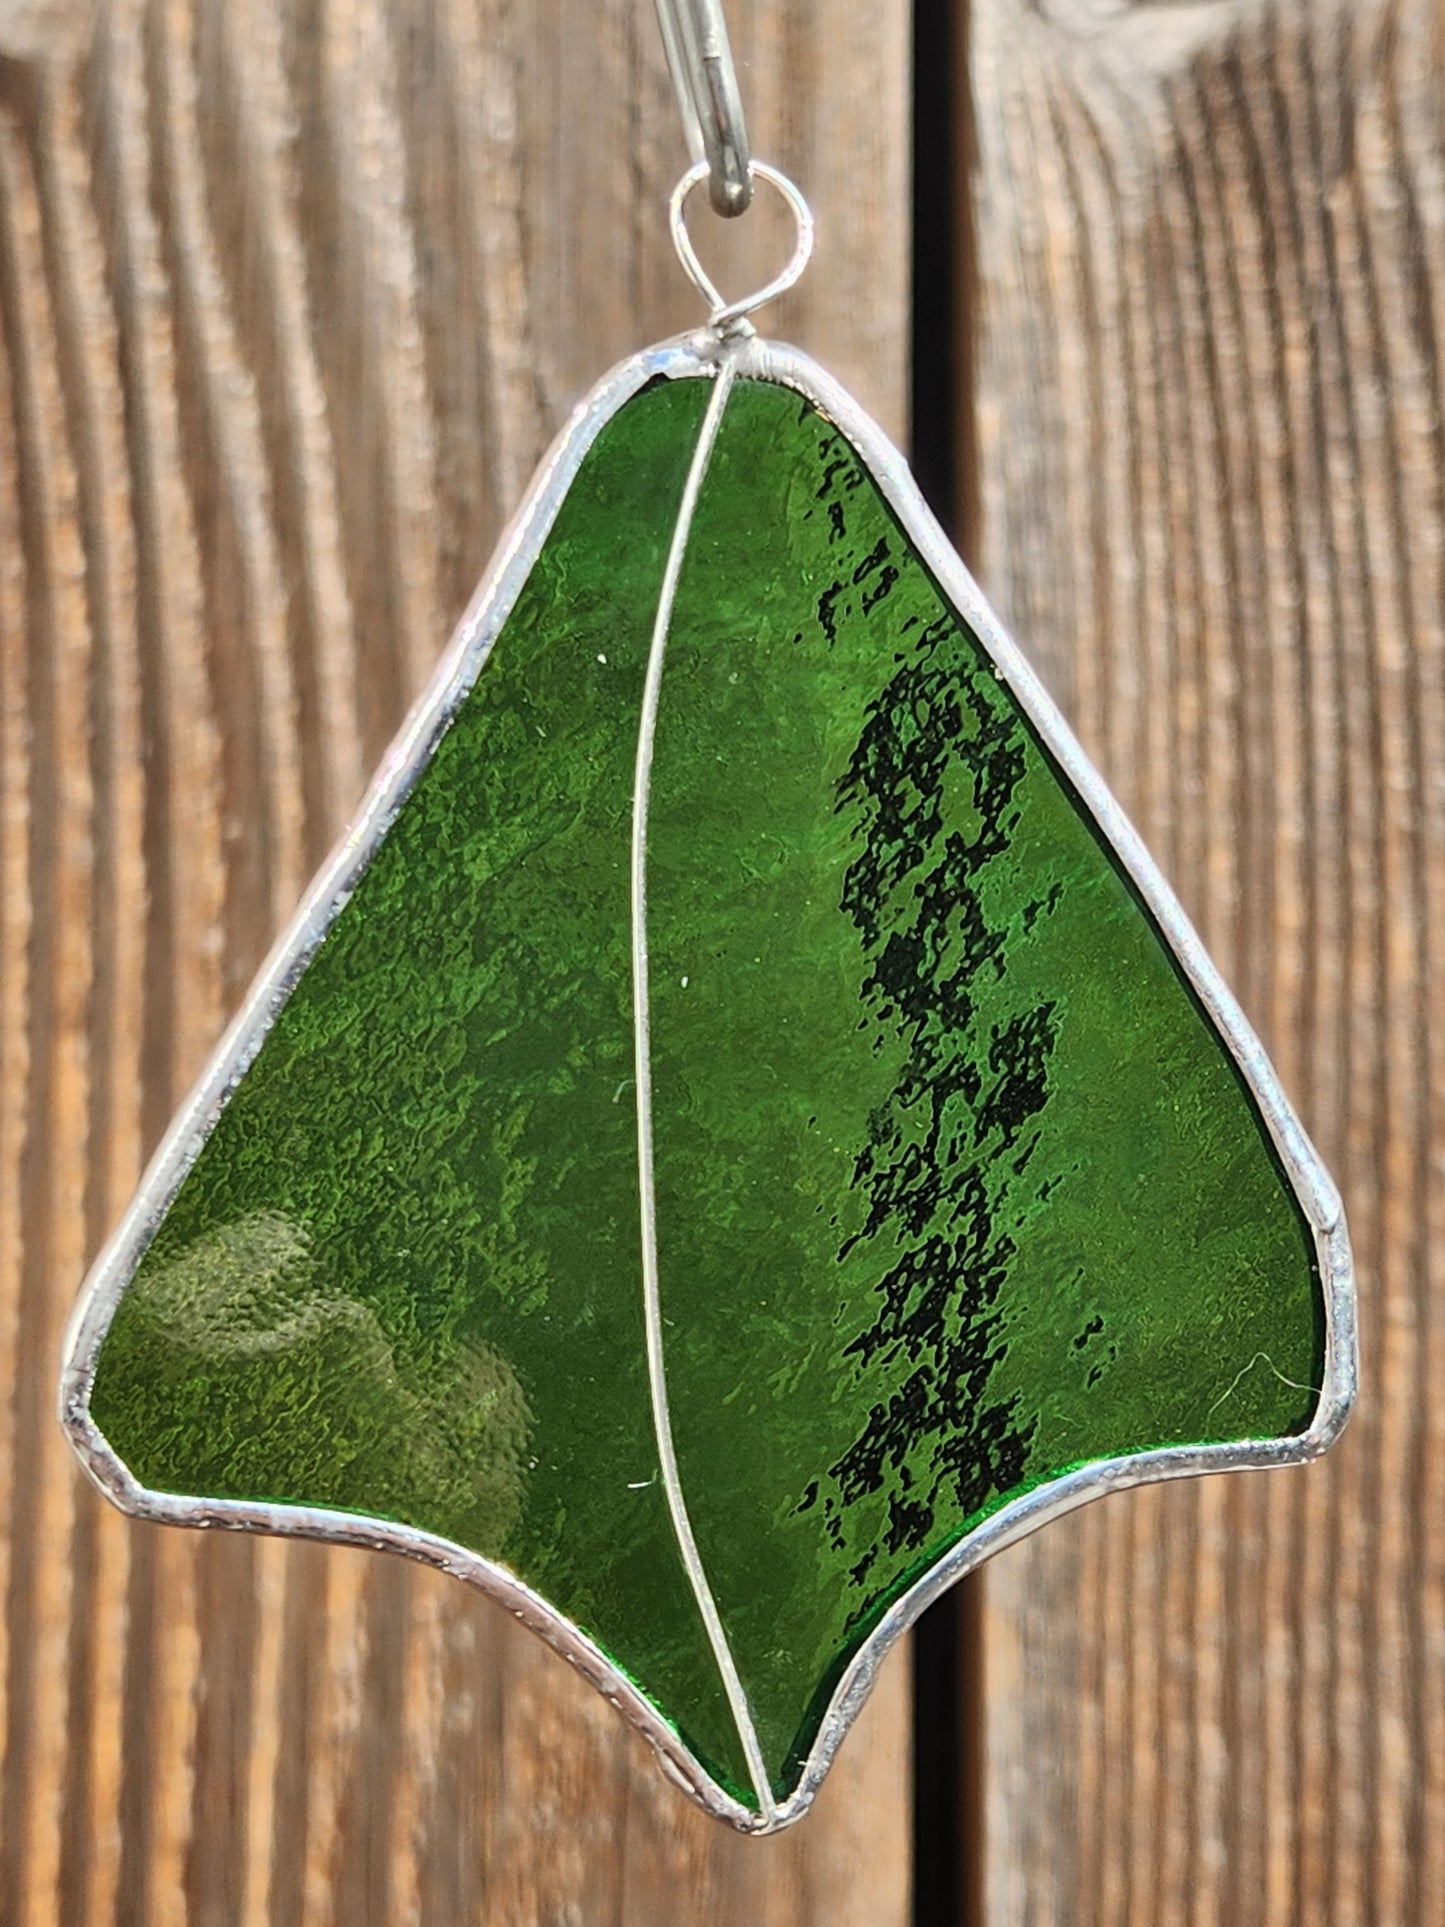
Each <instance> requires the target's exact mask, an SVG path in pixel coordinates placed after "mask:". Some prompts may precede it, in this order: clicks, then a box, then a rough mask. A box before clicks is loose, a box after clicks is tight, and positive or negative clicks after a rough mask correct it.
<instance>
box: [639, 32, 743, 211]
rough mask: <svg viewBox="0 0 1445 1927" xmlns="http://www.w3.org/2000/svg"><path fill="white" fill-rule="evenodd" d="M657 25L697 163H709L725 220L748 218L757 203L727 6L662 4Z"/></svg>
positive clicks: (714, 198)
mask: <svg viewBox="0 0 1445 1927" xmlns="http://www.w3.org/2000/svg"><path fill="white" fill-rule="evenodd" d="M657 19H658V24H659V25H660V26H661V28H662V44H663V45H664V46H665V47H666V49H667V64H668V66H669V68H671V70H672V84H673V86H674V87H675V88H676V89H677V104H678V106H679V108H680V109H681V110H682V127H683V132H684V134H685V135H686V136H687V147H688V152H689V153H690V154H691V155H692V158H693V161H694V162H695V163H696V162H701V161H706V162H707V166H708V198H709V199H710V200H711V202H712V204H713V207H714V209H715V210H716V211H717V212H718V213H719V214H724V215H733V214H745V213H746V212H747V210H748V207H749V204H750V203H751V201H752V198H753V177H752V175H751V173H750V172H749V170H748V163H749V160H750V155H749V152H748V130H747V127H746V125H745V124H744V121H743V103H742V98H741V96H740V95H739V93H738V75H737V68H736V67H735V66H734V65H733V57H732V50H731V49H730V47H729V46H728V30H727V27H726V25H725V23H724V21H723V11H722V0H657Z"/></svg>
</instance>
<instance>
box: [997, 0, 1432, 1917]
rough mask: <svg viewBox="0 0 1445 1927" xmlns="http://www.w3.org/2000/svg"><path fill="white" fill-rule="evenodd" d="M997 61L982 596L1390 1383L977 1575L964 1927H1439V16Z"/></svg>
mask: <svg viewBox="0 0 1445 1927" xmlns="http://www.w3.org/2000/svg"><path fill="white" fill-rule="evenodd" d="M972 37H973V84H974V89H975V98H976V103H977V105H976V132H977V146H978V170H977V175H976V180H975V202H974V218H975V221H976V225H977V236H978V259H977V281H976V302H977V311H976V317H975V318H976V324H977V329H978V341H979V365H978V385H977V414H976V422H977V437H978V439H977V454H978V476H979V487H980V502H981V518H982V544H981V554H980V564H981V574H982V576H983V579H984V582H985V585H986V587H987V588H988V589H989V590H990V591H991V593H992V594H993V596H994V597H995V599H996V600H997V601H998V602H999V603H1000V604H1001V605H1002V608H1003V610H1004V612H1005V615H1006V617H1007V618H1008V619H1009V620H1010V621H1011V622H1012V624H1013V625H1014V627H1015V629H1016V631H1017V632H1018V634H1019V635H1020V637H1021V639H1022V640H1023V642H1024V645H1025V647H1026V648H1027V649H1028V650H1029V651H1030V652H1031V654H1032V655H1033V657H1034V659H1035V661H1036V662H1038V663H1039V664H1040V666H1041V668H1042V669H1043V671H1044V673H1045V676H1046V678H1047V680H1049V682H1050V683H1051V685H1052V686H1053V688H1054V690H1055V692H1056V693H1057V694H1058V695H1059V697H1060V699H1061V700H1062V703H1063V706H1064V708H1065V709H1066V711H1067V712H1068V713H1069V715H1070V716H1071V718H1072V719H1073V720H1074V722H1075V723H1076V725H1077V727H1078V729H1079V731H1080V733H1081V735H1082V736H1083V739H1084V741H1085V744H1086V746H1087V747H1088V748H1089V750H1090V751H1091V752H1092V753H1093V755H1094V756H1095V758H1096V760H1097V761H1098V762H1099V763H1100V765H1101V767H1102V768H1103V770H1104V772H1105V774H1106V776H1107V777H1108V778H1109V780H1110V781H1111V782H1112V784H1113V785H1114V786H1115V788H1116V789H1117V791H1118V793H1119V795H1120V797H1121V799H1122V801H1123V802H1124V804H1125V806H1126V808H1127V809H1128V810H1129V811H1130V812H1131V814H1132V815H1133V816H1134V818H1135V820H1136V822H1137V823H1138V824H1139V827H1140V828H1141V830H1142V831H1143V833H1144V835H1145V837H1146V840H1148V841H1149V843H1150V844H1151V846H1152V847H1153V849H1154V851H1155V852H1156V854H1157V856H1158V857H1159V859H1160V862H1161V864H1162V866H1163V868H1164V869H1165V871H1166V873H1167V874H1169V875H1170V877H1171V878H1172V879H1173V880H1174V881H1175V883H1176V884H1177V886H1178V888H1179V890H1180V893H1181V895H1182V897H1183V899H1184V902H1185V905H1186V907H1187V908H1188V909H1189V910H1190V912H1191V913H1192V915H1193V916H1194V917H1195V919H1196V921H1197V923H1198V924H1199V927H1200V929H1201V932H1202V934H1203V935H1204V938H1205V940H1206V942H1207V943H1208V945H1209V946H1210V948H1211V950H1212V951H1213V953H1214V955H1215V957H1216V959H1217V960H1218V962H1219V963H1220V965H1221V967H1222V969H1223V970H1224V972H1225V974H1226V976H1227V977H1228V978H1229V979H1230V980H1231V981H1232V983H1233V985H1234V986H1235V988H1236V990H1237V991H1238V993H1239V996H1240V998H1241V1001H1242V1002H1243V1004H1244V1006H1245V1009H1246V1011H1247V1012H1248V1013H1249V1014H1250V1016H1251V1018H1252V1019H1253V1021H1254V1022H1255V1024H1256V1026H1257V1027H1258V1029H1259V1030H1260V1032H1261V1034H1262V1036H1263V1038H1264V1041H1265V1043H1266V1045H1267V1047H1268V1048H1269V1050H1270V1051H1271V1053H1272V1055H1273V1057H1274V1059H1275V1062H1276V1064H1277V1066H1278V1068H1279V1070H1280V1072H1281V1075H1282V1077H1283V1080H1284V1082H1285V1085H1286V1088H1287V1089H1289V1090H1290V1092H1291V1093H1292V1095H1293V1096H1294V1098H1295V1099H1296V1101H1297V1103H1298V1105H1299V1108H1300V1110H1301V1113H1302V1115H1303V1117H1304V1119H1305V1122H1306V1125H1307V1127H1308V1128H1309V1129H1310V1130H1311V1132H1312V1134H1313V1136H1314V1137H1315V1139H1316V1141H1317V1143H1318V1144H1319V1146H1320V1148H1321V1151H1322V1152H1323V1154H1324V1156H1325V1158H1326V1160H1327V1162H1329V1163H1330V1165H1331V1166H1332V1168H1333V1170H1334V1172H1335V1175H1336V1177H1337V1178H1338V1180H1339V1182H1340V1184H1341V1187H1342V1189H1343V1192H1344V1196H1345V1201H1346V1207H1347V1210H1348V1212H1349V1214H1350V1220H1351V1228H1352V1232H1353V1235H1354V1239H1355V1244H1356V1251H1357V1256H1358V1260H1359V1270H1360V1281H1361V1296H1362V1304H1361V1322H1362V1348H1363V1365H1364V1373H1363V1387H1362V1395H1361V1402H1360V1408H1359V1411H1358V1414H1357V1416H1356V1418H1355V1419H1354V1421H1353V1422H1352V1424H1351V1427H1350V1430H1349V1431H1348V1433H1347V1434H1346V1437H1345V1439H1344V1441H1343V1443H1342V1444H1341V1445H1340V1446H1339V1448H1337V1450H1336V1451H1335V1453H1333V1454H1332V1455H1331V1457H1330V1458H1329V1459H1328V1460H1326V1461H1324V1462H1322V1463H1320V1464H1319V1465H1317V1466H1314V1467H1310V1468H1308V1469H1306V1470H1304V1471H1300V1472H1288V1473H1279V1474H1271V1475H1250V1476H1245V1477H1236V1478H1229V1479H1220V1478H1215V1479H1209V1480H1205V1481H1201V1482H1198V1483H1195V1484H1190V1485H1188V1486H1176V1487H1173V1488H1168V1489H1161V1490H1155V1491H1144V1492H1139V1493H1136V1494H1132V1495H1129V1496H1127V1497H1117V1498H1113V1499H1110V1500H1108V1501H1106V1502H1105V1503H1104V1504H1102V1505H1100V1506H1098V1507H1095V1508H1093V1509H1092V1510H1090V1511H1088V1512H1087V1513H1085V1514H1082V1515H1080V1516H1079V1517H1078V1518H1076V1519H1073V1520H1070V1521H1065V1522H1063V1523H1062V1524H1060V1525H1058V1526H1055V1527H1053V1528H1051V1529H1050V1530H1049V1531H1048V1532H1047V1533H1046V1534H1044V1535H1042V1536H1041V1537H1039V1538H1037V1539H1035V1540H1033V1541H1031V1542H1029V1543H1028V1544H1027V1545H1024V1546H1021V1547H1019V1548H1018V1549H1016V1550H1015V1551H1013V1552H1011V1553H1009V1554H1007V1555H1005V1556H1004V1557H1003V1558H1002V1559H1000V1560H998V1561H997V1562H995V1563H994V1565H993V1566H992V1567H991V1568H990V1569H989V1572H988V1575H987V1578H986V1580H985V1581H984V1587H985V1605H984V1653H985V1661H984V1665H985V1670H984V1674H983V1679H982V1699H983V1704H984V1707H985V1722H986V1730H985V1734H984V1752H985V1756H986V1761H985V1773H986V1788H987V1859H986V1867H985V1887H986V1896H985V1903H984V1915H985V1918H986V1919H987V1920H988V1922H989V1923H990V1927H1022V1923H1025V1922H1030V1923H1032V1922H1039V1923H1043V1922H1054V1921H1067V1922H1069V1923H1071V1927H1092V1924H1094V1923H1097V1924H1098V1927H1127V1924H1129V1923H1137V1927H1173V1924H1174V1923H1182V1922H1190V1923H1196V1924H1197V1927H1208V1924H1210V1923H1219V1927H1256V1924H1257V1923H1270V1924H1271V1927H1274V1924H1275V1923H1278V1924H1279V1927H1284V1924H1285V1923H1299V1922H1308V1923H1310V1927H1335V1924H1336V1923H1338V1924H1339V1927H1344V1923H1347V1922H1348V1923H1356V1922H1360V1923H1363V1922H1380V1923H1387V1922H1388V1923H1395V1922H1398V1923H1401V1924H1402V1927H1403V1924H1404V1923H1414V1922H1423V1921H1425V1920H1427V1919H1433V1918H1434V1917H1435V1914H1436V1911H1437V1910H1438V1908H1439V1905H1440V1896H1441V1894H1442V1893H1445V1824H1442V1822H1445V1644H1442V1639H1441V1628H1442V1626H1445V1493H1442V1481H1445V1407H1442V1405H1441V1402H1440V1400H1439V1398H1438V1397H1437V1396H1436V1395H1435V1393H1434V1389H1433V1388H1434V1386H1435V1383H1436V1381H1437V1378H1438V1373H1437V1372H1436V1367H1437V1365H1442V1364H1445V1312H1442V1308H1441V1307H1442V1298H1441V1294H1442V1290H1445V1271H1442V1263H1445V1260H1442V1256H1441V1254H1442V1252H1445V1241H1442V1237H1441V1231H1442V1228H1445V1227H1442V1218H1445V1188H1442V1185H1441V1171H1442V1167H1445V1104H1442V1098H1445V1033H1442V1029H1441V1025H1440V1023H1439V1021H1438V1016H1439V1012H1440V1009H1441V1008H1442V993H1445V981H1442V977H1445V787H1442V783H1441V771H1442V769H1445V675H1442V652H1445V432H1442V427H1441V419H1442V417H1441V407H1442V395H1441V354H1442V348H1441V343H1442V327H1445V112H1442V105H1441V103H1442V93H1441V87H1440V75H1441V73H1442V71H1445V67H1442V62H1445V16H1442V14H1441V12H1440V9H1439V8H1438V6H1436V5H1434V4H1432V3H1431V0H1369V3H1368V4H1344V0H1273V3H1272V4H1271V3H1267V0H1208V3H1207V4H1202V5H1180V6H1170V5H1131V4H1120V5H1108V6H1105V5H1100V4H1094V3H1093V0H1047V4H1043V5H1032V4H1027V5H1026V4H1024V3H1023V0H976V4H975V6H974V8H973V20H972ZM1264 1363H1265V1365H1266V1366H1267V1364H1268V1361H1264Z"/></svg>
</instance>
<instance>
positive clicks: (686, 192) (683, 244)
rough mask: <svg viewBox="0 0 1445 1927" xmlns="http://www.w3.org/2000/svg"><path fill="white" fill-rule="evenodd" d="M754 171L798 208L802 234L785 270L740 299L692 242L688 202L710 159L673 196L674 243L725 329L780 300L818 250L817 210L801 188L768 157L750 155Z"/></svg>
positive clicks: (712, 317)
mask: <svg viewBox="0 0 1445 1927" xmlns="http://www.w3.org/2000/svg"><path fill="white" fill-rule="evenodd" d="M748 173H749V174H750V175H751V176H752V178H753V179H754V180H758V181H766V182H767V183H768V185H769V187H775V188H776V189H777V190H778V192H779V193H780V194H781V195H782V197H783V199H784V200H785V201H786V202H787V204H788V206H789V207H790V208H791V209H792V211H793V219H794V220H795V221H796V222H797V224H798V238H797V241H796V242H795V243H794V246H793V253H792V257H791V259H790V260H789V261H788V263H787V265H786V266H785V267H784V268H783V269H782V271H781V273H779V274H775V275H774V276H773V278H772V280H771V281H769V282H768V283H767V285H766V286H765V287H761V288H759V289H758V291H757V293H756V294H749V295H744V296H743V298H742V299H741V300H740V301H729V300H727V299H726V298H725V297H724V296H723V295H722V294H721V293H720V292H719V290H718V287H717V284H716V282H714V280H713V278H712V276H711V275H710V274H709V273H708V271H707V269H706V268H705V267H704V266H703V264H702V262H701V261H699V259H698V258H697V250H696V248H694V246H693V245H692V236H691V235H690V234H689V233H688V231H687V203H688V199H689V197H690V196H691V194H692V191H693V189H694V188H696V187H700V186H701V185H702V183H703V182H704V181H705V180H706V179H707V178H708V163H707V162H706V161H698V162H697V163H696V164H695V165H694V166H692V167H690V168H689V169H688V170H687V172H686V173H685V174H684V175H683V177H682V179H681V180H680V181H679V182H678V184H677V186H676V187H675V188H674V189H673V190H672V199H671V200H670V201H669V202H668V209H667V216H668V223H669V225H670V227H671V228H672V245H673V246H674V247H675V248H676V249H677V258H678V260H679V261H681V263H682V265H683V269H684V271H685V272H686V274H687V276H688V279H689V280H690V281H691V282H692V284H693V286H694V287H695V288H696V289H697V291H698V293H699V294H700V295H701V296H702V298H703V300H704V301H706V302H707V304H708V308H709V310H710V312H709V314H708V321H709V323H710V324H711V326H713V327H714V328H716V329H717V330H718V332H719V333H720V334H726V333H728V332H729V331H730V330H732V329H735V328H736V327H737V325H738V323H740V322H741V321H742V320H743V318H744V316H746V315H750V314H752V313H753V312H754V310H755V309H757V308H761V307H762V306H764V304H765V303H766V302H769V301H775V300H776V299H777V297H778V296H779V295H780V294H785V293H786V292H787V290H788V289H789V288H791V287H792V285H793V283H794V282H795V281H796V280H797V279H798V277H799V275H800V274H801V273H802V272H803V270H804V268H806V267H807V265H808V260H809V257H810V256H811V254H812V252H813V210H812V209H811V208H810V207H809V206H808V203H807V202H806V201H805V200H804V199H803V196H802V194H801V193H800V191H799V190H798V189H797V188H796V187H795V186H794V185H793V183H792V182H791V181H790V180H789V179H788V177H787V175H786V174H783V173H781V172H780V171H779V170H778V169H777V168H776V167H769V166H768V163H767V162H766V161H749V162H748Z"/></svg>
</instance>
